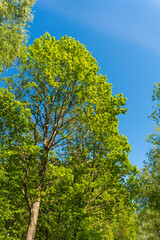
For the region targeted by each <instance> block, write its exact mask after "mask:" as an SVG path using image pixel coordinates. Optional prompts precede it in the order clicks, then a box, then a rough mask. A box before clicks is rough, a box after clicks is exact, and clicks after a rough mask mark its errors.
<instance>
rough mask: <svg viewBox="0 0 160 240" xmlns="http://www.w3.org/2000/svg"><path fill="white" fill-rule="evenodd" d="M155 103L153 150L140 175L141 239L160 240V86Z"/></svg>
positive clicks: (151, 138) (157, 87) (149, 138)
mask: <svg viewBox="0 0 160 240" xmlns="http://www.w3.org/2000/svg"><path fill="white" fill-rule="evenodd" d="M153 101H154V103H155V105H154V112H153V113H152V115H151V116H152V117H153V119H154V121H155V122H156V125H155V133H154V134H152V135H149V136H148V139H147V140H148V141H149V142H151V143H152V145H153V148H152V149H151V150H150V151H149V152H148V154H147V155H148V161H147V162H145V166H144V168H143V169H142V172H141V175H140V180H141V195H140V198H139V205H140V211H139V224H140V239H160V135H159V133H160V131H159V127H160V126H159V124H160V84H157V85H155V88H154V92H153Z"/></svg>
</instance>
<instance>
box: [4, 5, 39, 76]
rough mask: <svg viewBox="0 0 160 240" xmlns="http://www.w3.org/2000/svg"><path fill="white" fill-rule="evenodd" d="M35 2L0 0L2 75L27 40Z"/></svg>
mask: <svg viewBox="0 0 160 240" xmlns="http://www.w3.org/2000/svg"><path fill="white" fill-rule="evenodd" d="M34 2H35V0H0V73H1V72H2V71H3V69H4V67H9V66H10V65H11V63H12V62H13V60H14V59H15V57H16V56H17V55H18V54H19V53H20V50H21V48H22V46H23V44H24V42H25V41H26V39H27V30H26V28H27V26H28V22H29V21H31V20H32V14H31V8H32V6H33V4H34Z"/></svg>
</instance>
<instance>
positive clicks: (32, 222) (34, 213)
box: [26, 199, 40, 240]
mask: <svg viewBox="0 0 160 240" xmlns="http://www.w3.org/2000/svg"><path fill="white" fill-rule="evenodd" d="M39 207H40V199H37V201H36V202H34V203H33V205H32V208H31V213H30V219H29V224H28V229H27V236H26V240H34V238H35V233H36V225H37V219H38V212H39Z"/></svg>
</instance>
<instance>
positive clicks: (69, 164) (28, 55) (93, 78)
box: [1, 33, 137, 240]
mask: <svg viewBox="0 0 160 240" xmlns="http://www.w3.org/2000/svg"><path fill="white" fill-rule="evenodd" d="M24 50H25V49H24ZM17 67H18V73H17V75H14V76H13V77H8V78H6V79H5V81H6V84H7V87H8V91H9V92H7V94H9V96H10V98H9V100H8V101H9V105H8V104H7V106H12V107H11V109H10V110H9V112H8V107H7V106H6V105H5V100H4V99H3V98H2V109H3V111H2V115H1V128H2V130H3V131H2V138H1V147H2V151H1V159H5V165H4V164H2V166H3V169H4V174H5V173H6V172H7V173H8V171H9V174H8V176H13V168H15V167H16V166H18V167H17V169H18V174H19V177H18V179H19V182H18V183H17V180H16V176H14V177H13V179H12V181H13V183H14V185H16V186H17V185H18V189H17V191H18V192H19V194H20V195H21V196H22V195H23V197H21V199H22V200H23V199H25V200H26V205H25V206H24V207H23V208H22V209H23V211H24V214H23V216H28V217H29V224H28V227H27V230H26V231H27V234H26V240H28V239H30V240H32V239H34V238H35V232H36V226H37V220H38V214H39V212H40V214H41V215H40V219H42V218H43V221H42V222H40V224H39V225H38V226H37V227H38V229H39V230H38V232H37V235H36V238H37V239H43V238H44V239H46V236H47V239H49V237H50V239H53V234H56V231H58V234H59V236H61V235H62V234H63V236H66V235H65V234H66V231H67V227H66V228H65V229H64V227H62V226H65V223H67V224H66V225H67V226H71V228H73V231H72V232H71V233H70V234H72V236H70V239H82V234H83V236H85V234H89V235H90V238H89V235H86V238H85V239H94V238H93V236H92V237H91V234H92V231H93V230H94V229H95V230H94V234H95V236H96V234H98V235H97V236H99V239H102V235H104V233H103V231H104V230H103V229H105V228H104V227H103V226H102V227H100V226H101V224H100V223H99V222H100V221H101V220H102V222H103V221H104V219H105V218H108V216H109V214H110V213H111V212H112V209H113V207H114V206H115V205H116V202H119V201H120V199H121V197H122V196H125V199H124V202H123V204H124V205H125V206H130V207H133V205H134V204H133V201H132V197H133V196H134V194H135V193H136V191H137V181H136V180H135V175H136V173H137V169H136V168H135V167H134V166H132V165H131V164H130V162H129V160H128V153H129V151H130V145H129V144H128V142H127V139H126V137H124V136H123V135H121V134H119V132H118V118H117V115H119V114H121V113H122V114H125V113H126V109H123V108H122V106H123V105H124V104H125V101H126V99H125V98H123V95H122V94H119V95H116V96H112V92H111V84H109V83H108V82H107V78H106V76H102V75H101V74H99V73H98V72H99V68H98V64H97V62H96V60H95V59H94V58H93V57H92V55H91V54H90V53H89V52H88V51H87V50H86V48H85V47H84V46H83V45H82V44H80V43H79V42H78V41H75V40H74V39H72V38H70V37H67V36H65V37H62V38H61V39H60V40H57V41H56V40H55V38H52V37H51V36H50V35H49V34H48V33H46V34H45V35H44V36H43V37H40V38H39V39H36V40H35V41H34V43H33V44H32V45H31V46H29V47H28V49H27V48H26V50H25V51H24V52H21V56H20V58H19V62H18V63H17ZM3 94H4V96H5V94H6V92H4V93H3ZM7 96H8V95H7ZM14 105H15V107H14ZM17 105H18V106H19V107H16V106H17ZM21 108H22V109H21ZM25 111H26V112H25ZM6 112H7V113H8V115H6ZM13 113H14V114H16V115H15V116H16V118H12V117H11V116H12V115H13ZM16 119H18V120H17V121H18V122H17V123H16ZM24 121H25V124H26V127H25V126H24V125H23V124H24V123H23V122H24ZM2 123H3V126H2ZM4 123H5V124H4ZM8 153H10V154H9V155H8ZM10 163H12V164H13V165H14V167H13V168H12V167H11V166H12V165H10ZM8 166H10V168H9V169H8ZM66 189H67V191H66ZM68 192H70V195H68ZM15 197H16V196H15ZM59 204H60V205H59ZM68 205H69V206H70V207H69V206H68ZM26 206H27V207H28V212H27V211H26V209H27V208H26ZM47 206H49V210H48V208H47ZM57 206H58V209H57ZM92 209H94V210H93V212H95V214H92ZM95 210H96V211H95ZM62 213H63V217H62ZM46 216H49V218H48V219H50V222H49V224H50V225H51V226H53V228H52V236H51V235H50V234H51V232H50V228H49V224H47V225H46V227H45V228H43V226H44V224H45V221H44V218H46ZM66 216H69V219H68V217H66ZM18 217H19V216H18ZM57 218H58V219H59V223H60V224H59V225H57V220H56V219H57ZM72 218H73V219H74V222H73V220H72ZM65 221H66V222H65ZM91 222H94V224H97V223H98V225H97V227H93V224H91ZM87 224H88V226H90V227H89V229H90V231H89V232H88V233H87V231H88V230H87V229H86V228H85V226H86V225H87ZM102 225H103V224H102ZM23 229H24V231H25V229H26V225H25V227H23ZM44 229H46V232H45V230H44ZM57 229H58V230H57ZM85 229H86V230H85ZM63 230H64V231H63ZM24 231H23V234H24ZM67 233H68V234H69V232H67ZM14 234H15V236H16V237H17V236H18V237H19V238H20V236H19V235H16V234H17V233H14ZM40 234H41V235H40ZM44 234H45V235H44ZM18 237H17V239H18ZM42 237H43V238H42ZM58 239H60V237H58ZM62 239H64V238H63V237H62ZM68 239H69V238H68ZM95 239H98V237H97V238H96V237H95Z"/></svg>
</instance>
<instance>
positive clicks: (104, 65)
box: [29, 0, 160, 169]
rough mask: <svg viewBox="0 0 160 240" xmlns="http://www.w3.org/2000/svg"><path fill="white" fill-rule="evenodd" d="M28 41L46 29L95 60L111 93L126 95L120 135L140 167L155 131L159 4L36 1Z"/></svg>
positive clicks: (151, 0)
mask: <svg viewBox="0 0 160 240" xmlns="http://www.w3.org/2000/svg"><path fill="white" fill-rule="evenodd" d="M29 31H30V39H29V43H32V42H33V40H34V39H35V38H39V37H40V36H41V35H43V34H44V33H45V32H46V31H47V32H48V33H50V35H51V36H55V37H56V39H59V38H60V37H61V36H64V35H68V36H72V37H73V38H75V39H76V40H79V41H80V42H81V43H83V44H84V45H86V47H87V49H88V50H89V51H90V52H92V55H93V56H94V57H95V58H96V59H97V61H98V63H99V67H100V72H101V73H102V74H104V75H107V77H108V81H109V82H110V83H112V84H113V94H117V93H121V92H122V93H123V94H124V96H125V97H127V99H128V101H127V107H128V108H129V110H128V112H127V114H126V115H122V116H120V118H119V119H120V123H119V131H120V133H122V134H124V135H125V136H126V137H127V138H128V141H129V143H130V144H131V146H132V152H131V154H130V160H131V162H132V164H134V165H137V166H138V168H139V169H140V168H142V167H143V161H144V160H146V159H147V157H146V156H145V154H146V152H147V150H148V149H149V147H150V145H149V144H148V143H147V142H146V140H145V138H146V136H147V135H148V134H149V133H152V132H153V129H154V123H153V121H152V119H148V116H149V115H150V114H151V113H152V101H151V95H152V92H153V86H154V83H158V82H159V81H160V0H79V1H78V0H77V1H76V0H37V2H36V4H35V7H34V20H33V24H32V26H31V28H30V30H29Z"/></svg>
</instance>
